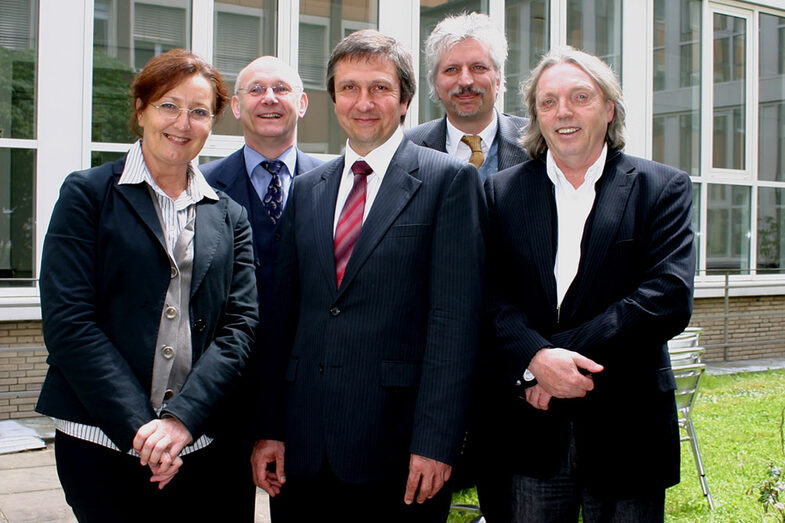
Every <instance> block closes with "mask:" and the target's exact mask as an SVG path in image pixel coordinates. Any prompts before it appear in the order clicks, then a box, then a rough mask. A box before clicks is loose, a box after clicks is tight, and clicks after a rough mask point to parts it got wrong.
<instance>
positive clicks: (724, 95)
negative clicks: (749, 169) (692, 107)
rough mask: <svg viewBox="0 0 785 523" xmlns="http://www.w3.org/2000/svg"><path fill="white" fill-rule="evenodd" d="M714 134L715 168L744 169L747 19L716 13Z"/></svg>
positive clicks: (713, 162)
mask: <svg viewBox="0 0 785 523" xmlns="http://www.w3.org/2000/svg"><path fill="white" fill-rule="evenodd" d="M713 20H714V118H713V121H714V132H713V142H712V166H713V167H715V168H718V169H744V165H745V157H746V152H745V145H744V141H745V137H746V129H745V113H746V106H745V96H746V93H745V91H746V90H745V86H744V79H745V75H746V63H745V56H746V48H747V29H746V20H744V19H743V18H739V17H736V16H731V15H724V14H720V13H714V18H713Z"/></svg>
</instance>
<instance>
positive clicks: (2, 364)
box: [0, 321, 47, 420]
mask: <svg viewBox="0 0 785 523" xmlns="http://www.w3.org/2000/svg"><path fill="white" fill-rule="evenodd" d="M46 354H47V353H46V349H45V348H44V337H43V335H42V334H41V322H40V321H15V322H0V420H4V419H13V418H30V417H33V416H37V415H38V414H36V412H35V411H34V409H35V402H36V400H37V399H38V391H39V390H40V389H41V383H43V381H44V376H45V375H46V368H47V366H46Z"/></svg>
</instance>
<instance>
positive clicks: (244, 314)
mask: <svg viewBox="0 0 785 523" xmlns="http://www.w3.org/2000/svg"><path fill="white" fill-rule="evenodd" d="M124 165H125V158H123V159H120V160H118V161H116V162H112V163H108V164H105V165H102V166H100V167H96V168H94V169H88V170H86V171H78V172H75V173H72V174H71V175H70V176H68V178H67V179H66V180H65V182H64V183H63V186H62V188H61V190H60V198H59V199H58V201H57V204H56V205H55V208H54V212H53V214H52V219H51V221H50V224H49V230H48V232H47V234H46V239H45V241H44V249H43V254H42V260H41V312H42V317H43V331H44V340H45V342H46V346H47V349H48V351H49V357H48V359H47V362H48V363H49V370H48V372H47V375H46V380H45V381H44V385H43V388H42V390H41V394H40V397H39V400H38V405H37V406H36V410H37V411H38V412H40V413H42V414H46V415H48V416H53V417H56V418H61V419H65V420H71V421H75V422H79V423H84V424H88V425H94V426H98V427H100V428H101V429H102V430H103V431H104V432H105V433H106V435H107V436H109V438H111V440H112V441H113V442H114V443H115V444H116V445H117V446H118V447H119V448H120V450H122V451H127V450H128V449H130V448H131V442H132V441H133V437H134V435H135V434H136V431H137V430H138V429H139V427H140V426H142V425H143V424H145V423H147V422H148V421H150V420H152V419H154V418H155V417H156V415H155V412H154V411H153V408H152V406H151V405H150V398H149V395H150V387H151V379H152V374H153V357H154V352H155V350H156V338H157V335H158V326H159V322H160V318H161V311H162V309H163V305H164V298H165V295H166V289H167V287H168V286H169V280H170V276H171V268H170V263H169V259H168V257H167V255H166V248H165V246H164V245H165V244H164V237H163V232H162V230H161V225H160V222H159V220H158V216H157V215H156V211H155V208H154V207H153V202H152V199H151V198H150V194H149V192H148V189H147V186H146V184H136V185H117V181H118V180H119V178H120V175H121V174H122V171H123V167H124ZM219 197H220V199H219V201H217V202H216V201H213V200H207V199H204V200H202V201H201V202H199V203H198V204H197V206H196V223H195V238H194V242H195V244H194V264H193V275H192V281H191V297H190V311H189V312H190V321H191V337H192V353H193V367H192V369H191V372H190V374H189V375H188V378H187V379H186V382H185V384H184V386H183V388H182V390H181V392H180V393H179V394H178V395H177V396H176V397H175V398H174V399H173V400H172V401H170V402H169V404H168V406H167V408H166V412H169V413H171V414H173V415H174V416H176V417H177V418H178V419H180V421H182V422H183V424H184V425H185V426H186V427H187V428H188V430H189V431H190V432H191V435H192V436H193V437H194V439H196V438H198V437H199V436H200V435H202V434H203V433H209V432H210V431H211V428H212V427H211V421H212V419H213V418H214V415H215V410H216V408H215V407H216V405H217V404H218V402H219V400H220V399H221V398H222V397H223V396H224V395H225V394H226V393H227V392H228V391H229V390H230V389H231V388H232V387H233V386H234V384H235V381H236V378H237V377H238V376H239V374H240V371H241V369H242V368H243V366H244V364H245V361H246V359H247V356H248V353H249V350H250V347H251V344H252V342H253V332H254V330H255V328H256V324H257V321H258V316H257V310H256V282H255V279H254V273H253V252H252V249H251V229H250V226H249V224H248V220H247V218H246V214H245V211H244V210H243V208H242V207H240V206H239V205H237V204H236V203H235V202H233V201H231V200H230V199H229V198H228V197H227V196H226V195H225V194H222V193H219Z"/></svg>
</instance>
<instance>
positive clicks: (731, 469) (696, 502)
mask: <svg viewBox="0 0 785 523" xmlns="http://www.w3.org/2000/svg"><path fill="white" fill-rule="evenodd" d="M783 408H785V371H781V370H778V371H768V372H758V373H747V374H737V375H731V376H706V375H705V376H704V377H703V381H702V383H701V388H700V394H699V396H698V400H697V405H696V406H695V410H694V412H693V421H694V423H695V430H696V431H697V433H698V439H699V441H700V446H701V452H702V454H703V462H704V465H705V467H706V474H707V476H708V478H709V488H710V489H711V493H712V496H713V498H714V503H715V509H714V510H713V511H712V510H710V509H709V505H708V503H706V501H705V500H704V498H703V493H702V492H701V488H700V483H699V482H698V476H697V471H696V468H695V463H694V461H693V459H692V452H691V451H690V447H689V444H688V443H686V442H685V443H682V453H681V456H682V458H681V478H682V481H681V483H680V484H678V485H676V486H675V487H673V488H670V489H668V491H667V495H666V502H665V519H666V521H668V522H684V523H687V522H689V523H697V522H723V523H725V522H760V521H763V520H764V519H763V516H764V514H763V510H762V506H761V505H760V504H759V503H758V495H757V492H755V494H747V493H746V492H747V491H748V490H749V489H750V488H751V487H754V486H755V485H756V484H757V483H758V482H760V481H762V480H763V479H765V478H766V475H767V471H768V466H769V464H770V463H771V462H775V463H777V464H778V465H785V456H783V454H782V451H781V449H780V436H779V426H780V418H781V413H782V409H783ZM641 452H645V450H644V449H641ZM645 473H646V471H645V470H635V469H634V466H633V468H632V470H630V480H631V481H632V480H634V477H635V475H636V474H645ZM782 500H785V495H783V497H782ZM454 501H455V502H475V503H476V495H474V493H473V492H463V493H459V494H456V497H455V498H454ZM472 517H473V516H468V515H464V514H460V513H457V512H455V511H454V512H453V514H451V516H450V519H449V521H450V523H459V522H465V521H470V520H471V519H472ZM765 521H782V520H781V519H779V518H778V514H777V515H775V514H771V513H769V515H768V517H767V519H765Z"/></svg>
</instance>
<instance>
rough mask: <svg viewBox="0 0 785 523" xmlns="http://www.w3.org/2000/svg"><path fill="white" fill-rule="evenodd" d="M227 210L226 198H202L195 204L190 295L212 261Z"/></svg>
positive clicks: (200, 281)
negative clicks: (216, 199) (215, 199)
mask: <svg viewBox="0 0 785 523" xmlns="http://www.w3.org/2000/svg"><path fill="white" fill-rule="evenodd" d="M226 211H227V202H226V199H223V200H218V201H217V202H216V201H214V200H207V199H203V200H202V201H201V202H199V203H197V204H196V223H194V265H193V274H192V275H191V296H193V295H194V294H195V293H196V289H198V288H199V285H201V283H202V280H204V277H205V275H206V274H207V269H208V268H209V267H210V264H211V263H212V261H213V256H214V255H215V251H216V249H217V245H218V240H220V238H221V234H222V231H224V230H225V228H224V227H223V223H224V219H225V216H226Z"/></svg>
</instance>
